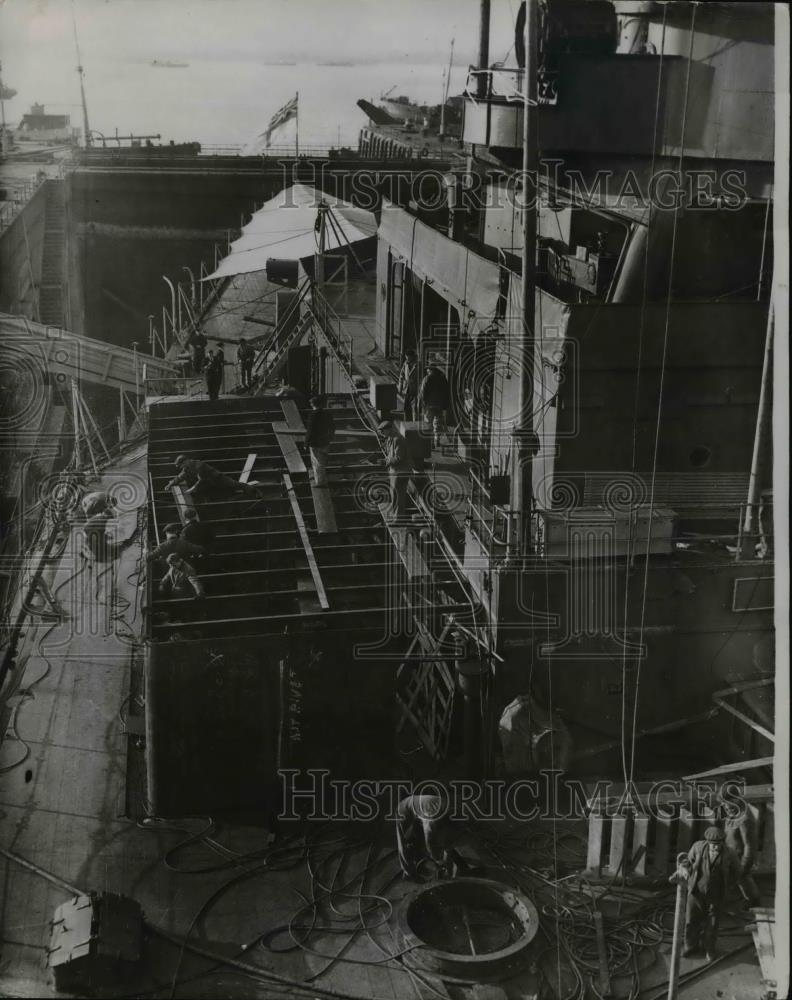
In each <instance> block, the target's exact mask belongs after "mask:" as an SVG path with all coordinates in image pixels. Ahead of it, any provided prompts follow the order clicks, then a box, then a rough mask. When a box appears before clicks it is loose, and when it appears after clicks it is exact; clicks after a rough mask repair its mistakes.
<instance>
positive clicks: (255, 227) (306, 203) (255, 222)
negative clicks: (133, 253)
mask: <svg viewBox="0 0 792 1000" xmlns="http://www.w3.org/2000/svg"><path fill="white" fill-rule="evenodd" d="M321 201H324V203H325V204H326V205H329V207H330V209H331V212H332V223H328V225H327V226H326V228H325V252H326V253H333V251H334V250H339V249H343V250H346V248H347V245H348V244H352V246H353V247H354V245H355V244H358V243H362V242H363V241H364V240H367V239H371V238H372V237H374V235H375V234H376V232H377V222H376V219H375V218H374V215H373V214H372V213H371V212H367V211H365V210H364V209H362V208H356V207H355V206H354V205H352V204H350V203H349V202H347V201H342V199H340V198H335V197H332V196H331V195H327V194H324V192H322V191H317V190H316V189H315V188H312V187H309V186H308V185H306V184H294V185H292V186H291V187H288V188H286V189H285V190H283V191H281V192H280V193H279V194H277V195H275V197H274V198H271V199H270V200H269V201H268V202H265V204H264V205H263V206H262V207H261V208H260V209H259V210H258V211H257V212H255V213H254V214H253V217H252V218H251V220H250V222H248V224H247V225H246V226H243V227H242V235H241V236H240V238H239V239H238V240H234V242H233V243H232V244H231V253H230V254H229V255H228V256H227V257H225V258H223V260H222V261H221V262H220V265H219V266H218V268H217V269H216V270H215V271H214V272H213V273H212V274H210V275H209V277H208V278H205V279H204V280H207V281H208V280H212V279H217V278H227V277H231V276H232V275H235V274H249V273H250V272H252V271H264V270H266V267H267V261H268V260H273V259H276V260H306V259H307V258H309V257H313V256H314V254H315V253H316V252H317V250H318V245H319V244H318V239H319V236H318V233H317V232H316V230H315V226H316V220H317V216H318V214H319V204H320V202H321ZM336 230H338V232H337V231H336Z"/></svg>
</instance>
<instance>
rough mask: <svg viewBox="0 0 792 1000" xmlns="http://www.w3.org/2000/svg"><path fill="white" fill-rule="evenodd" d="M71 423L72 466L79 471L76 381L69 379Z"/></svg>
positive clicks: (80, 460) (78, 423) (79, 454)
mask: <svg viewBox="0 0 792 1000" xmlns="http://www.w3.org/2000/svg"><path fill="white" fill-rule="evenodd" d="M71 398H72V423H73V424H74V468H75V469H76V470H77V471H78V472H79V471H80V469H81V467H82V454H81V453H80V417H79V414H78V413H77V383H76V382H75V381H74V379H72V380H71Z"/></svg>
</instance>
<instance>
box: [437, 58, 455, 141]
mask: <svg viewBox="0 0 792 1000" xmlns="http://www.w3.org/2000/svg"><path fill="white" fill-rule="evenodd" d="M453 66H454V39H453V38H452V39H451V54H450V55H449V57H448V73H445V72H444V73H443V91H442V101H441V102H440V138H441V139H442V138H443V136H444V135H445V110H446V103H447V102H448V91H449V90H450V89H451V70H452V68H453Z"/></svg>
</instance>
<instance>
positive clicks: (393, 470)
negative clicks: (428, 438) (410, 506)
mask: <svg viewBox="0 0 792 1000" xmlns="http://www.w3.org/2000/svg"><path fill="white" fill-rule="evenodd" d="M377 429H378V430H379V432H380V435H381V437H382V447H383V450H384V452H385V464H386V465H387V467H388V483H389V486H390V504H389V507H388V516H389V517H390V518H395V519H399V518H403V517H404V516H405V514H406V509H407V491H408V489H409V486H410V478H411V476H412V473H413V472H414V468H413V463H412V460H411V458H410V450H409V448H408V447H407V442H406V441H405V440H404V438H403V437H402V435H401V434H400V433H399V431H398V429H397V428H396V426H395V425H394V423H393V422H392V421H391V420H383V421H381V423H380V424H379V426H378V428H377Z"/></svg>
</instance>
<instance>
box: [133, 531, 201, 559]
mask: <svg viewBox="0 0 792 1000" xmlns="http://www.w3.org/2000/svg"><path fill="white" fill-rule="evenodd" d="M172 552H175V553H176V555H177V556H181V557H182V559H185V558H186V557H187V556H204V555H206V549H205V548H204V546H203V545H195V544H193V543H192V542H189V541H187V540H185V539H184V538H182V537H181V527H180V525H178V524H166V525H165V541H164V542H161V543H160V544H159V545H158V546H157V547H156V548H155V549H152V550H151V552H149V554H148V555H147V556H146V562H153V561H154V560H155V559H167V558H168V556H169V555H170V554H171V553H172Z"/></svg>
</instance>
